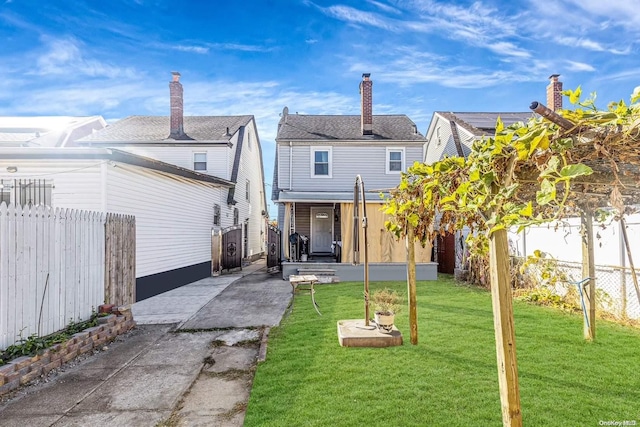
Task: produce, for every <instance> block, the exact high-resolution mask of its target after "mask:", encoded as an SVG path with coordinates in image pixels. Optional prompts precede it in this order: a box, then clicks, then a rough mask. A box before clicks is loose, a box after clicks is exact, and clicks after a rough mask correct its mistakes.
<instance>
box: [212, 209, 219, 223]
mask: <svg viewBox="0 0 640 427" xmlns="http://www.w3.org/2000/svg"><path fill="white" fill-rule="evenodd" d="M213 225H220V205H218V204H215V205H213Z"/></svg>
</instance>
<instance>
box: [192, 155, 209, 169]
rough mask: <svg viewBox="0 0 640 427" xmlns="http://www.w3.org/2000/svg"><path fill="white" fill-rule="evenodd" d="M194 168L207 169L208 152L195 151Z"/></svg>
mask: <svg viewBox="0 0 640 427" xmlns="http://www.w3.org/2000/svg"><path fill="white" fill-rule="evenodd" d="M193 170H194V171H206V170H207V153H193Z"/></svg>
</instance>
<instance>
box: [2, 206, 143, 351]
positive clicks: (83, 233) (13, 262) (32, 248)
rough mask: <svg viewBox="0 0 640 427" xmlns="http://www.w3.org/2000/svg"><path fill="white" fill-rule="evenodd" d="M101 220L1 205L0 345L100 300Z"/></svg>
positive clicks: (82, 312) (57, 324)
mask: <svg viewBox="0 0 640 427" xmlns="http://www.w3.org/2000/svg"><path fill="white" fill-rule="evenodd" d="M104 223H105V218H104V215H103V214H100V213H89V212H80V211H73V210H68V209H55V210H53V209H52V208H49V207H44V206H34V207H28V206H27V207H21V206H7V205H6V204H4V203H3V204H0V349H3V348H6V347H7V346H9V345H11V344H14V343H15V342H16V341H18V340H19V338H20V337H21V336H22V337H24V338H26V337H28V336H29V335H31V334H38V335H41V336H43V335H48V334H51V333H54V332H57V331H59V330H61V329H64V328H65V327H66V326H67V324H68V323H69V322H71V321H78V320H81V319H82V320H84V319H87V318H89V316H90V315H91V312H92V310H97V308H98V305H100V304H102V303H103V302H104V249H105V245H104V236H105V234H104V233H105V230H104ZM134 236H135V235H134Z"/></svg>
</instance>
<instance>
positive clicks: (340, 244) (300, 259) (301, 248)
mask: <svg viewBox="0 0 640 427" xmlns="http://www.w3.org/2000/svg"><path fill="white" fill-rule="evenodd" d="M376 196H377V195H376ZM374 200H375V202H367V205H366V207H367V209H366V212H367V247H368V254H367V255H368V261H369V278H370V280H375V281H393V280H406V277H407V252H406V245H405V242H404V241H398V240H396V239H395V237H394V236H393V235H392V234H391V233H389V232H388V231H387V230H386V228H385V225H384V223H385V221H386V220H387V219H388V216H387V215H385V214H384V212H383V211H382V209H381V208H382V203H381V201H380V199H379V197H377V199H374ZM282 206H283V208H284V212H283V216H282V219H283V246H284V247H283V250H284V256H283V262H282V275H283V278H284V279H288V277H289V276H290V275H297V274H315V275H317V276H322V279H323V280H322V281H325V282H331V281H361V280H364V266H363V265H362V263H363V262H364V247H363V244H364V235H363V232H362V230H363V229H362V227H358V230H360V235H359V247H360V251H359V262H360V265H353V257H354V254H353V247H354V236H353V231H354V208H353V203H352V202H348V201H338V200H336V201H335V202H331V203H329V202H327V201H324V200H322V201H318V202H310V201H304V202H294V201H291V202H286V203H283V204H282ZM360 220H361V218H360ZM415 249H416V262H417V265H416V274H417V279H418V280H436V279H437V263H435V262H432V245H430V244H427V245H426V246H425V247H422V246H421V245H420V244H416V245H415Z"/></svg>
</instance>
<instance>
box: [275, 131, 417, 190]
mask: <svg viewBox="0 0 640 427" xmlns="http://www.w3.org/2000/svg"><path fill="white" fill-rule="evenodd" d="M322 145H327V144H326V143H323V144H322ZM388 147H393V148H404V151H405V159H404V160H405V161H404V163H405V169H406V168H408V167H409V166H412V165H413V163H414V162H416V161H418V162H420V161H422V152H423V146H422V144H415V145H396V144H389V145H366V146H362V145H352V144H350V145H347V144H335V145H332V156H331V157H332V163H333V164H332V165H331V178H328V177H313V176H311V172H312V170H311V164H312V163H311V148H310V147H309V146H308V145H294V146H293V151H292V152H293V156H292V157H293V162H292V165H291V168H292V171H293V180H292V181H293V182H292V190H293V191H325V192H326V191H353V184H354V182H355V177H356V175H358V174H359V175H361V176H362V179H363V180H364V183H365V186H366V189H367V190H369V189H371V190H373V189H381V190H382V189H388V188H393V187H395V186H397V185H398V184H399V183H400V174H387V173H386V162H387V148H388ZM278 150H279V153H280V159H279V162H278V181H279V183H278V185H279V187H280V188H281V189H288V188H289V146H288V145H280V146H278Z"/></svg>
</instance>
